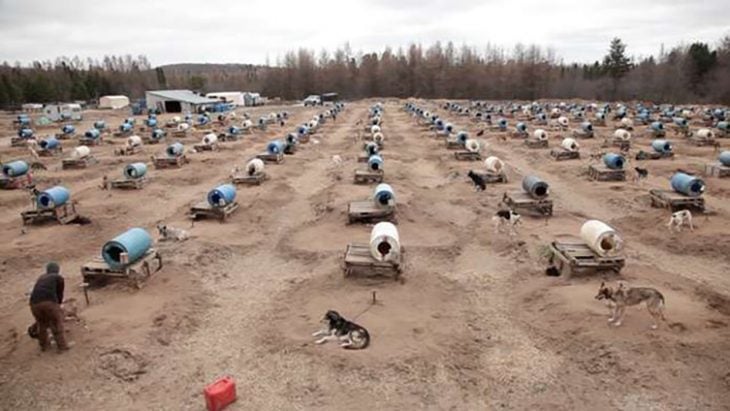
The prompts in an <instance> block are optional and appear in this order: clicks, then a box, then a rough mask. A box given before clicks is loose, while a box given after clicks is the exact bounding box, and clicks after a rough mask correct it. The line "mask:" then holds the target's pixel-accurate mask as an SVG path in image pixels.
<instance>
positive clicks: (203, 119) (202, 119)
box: [198, 115, 210, 126]
mask: <svg viewBox="0 0 730 411" xmlns="http://www.w3.org/2000/svg"><path fill="white" fill-rule="evenodd" d="M209 121H210V119H209V118H208V116H204V115H201V116H198V125H201V126H203V125H206V124H208V122H209Z"/></svg>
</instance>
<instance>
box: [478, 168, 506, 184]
mask: <svg viewBox="0 0 730 411" xmlns="http://www.w3.org/2000/svg"><path fill="white" fill-rule="evenodd" d="M471 171H473V172H474V174H476V175H478V176H480V177H481V178H483V179H484V181H485V182H486V183H487V184H494V183H506V182H507V174H506V173H504V172H501V173H493V172H491V171H475V170H471Z"/></svg>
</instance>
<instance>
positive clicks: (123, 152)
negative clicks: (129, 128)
mask: <svg viewBox="0 0 730 411" xmlns="http://www.w3.org/2000/svg"><path fill="white" fill-rule="evenodd" d="M142 151H144V149H143V147H142V146H132V147H130V146H124V147H121V148H118V149H114V155H117V156H132V155H135V154H138V153H141V152H142Z"/></svg>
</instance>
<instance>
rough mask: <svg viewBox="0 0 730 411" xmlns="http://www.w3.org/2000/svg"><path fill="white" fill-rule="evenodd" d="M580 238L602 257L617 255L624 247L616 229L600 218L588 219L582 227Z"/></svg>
mask: <svg viewBox="0 0 730 411" xmlns="http://www.w3.org/2000/svg"><path fill="white" fill-rule="evenodd" d="M580 238H581V239H583V241H584V242H585V243H586V245H587V246H588V247H589V248H590V249H591V250H593V251H594V252H595V253H596V254H598V255H599V256H601V257H605V256H610V255H615V254H617V253H618V252H619V251H621V249H622V248H623V240H621V237H619V235H618V234H617V233H616V230H614V229H613V228H611V226H609V225H608V224H606V223H604V222H603V221H598V220H588V221H586V222H585V223H584V224H583V226H582V227H581V228H580Z"/></svg>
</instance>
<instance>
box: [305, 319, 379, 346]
mask: <svg viewBox="0 0 730 411" xmlns="http://www.w3.org/2000/svg"><path fill="white" fill-rule="evenodd" d="M322 322H323V323H325V324H326V328H324V329H322V330H319V331H317V332H315V333H314V334H312V337H321V338H320V339H318V340H317V341H315V342H314V343H315V344H324V343H326V342H327V341H331V340H334V341H340V347H342V348H346V349H351V350H362V349H365V348H367V346H368V345H370V334H369V333H368V330H366V329H365V328H364V327H363V326H361V325H357V324H355V323H354V322H352V321H348V320H346V319H345V318H344V317H342V316H341V315H340V314H339V313H338V312H337V311H333V310H329V311H327V313H326V314H325V315H324V318H322Z"/></svg>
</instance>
